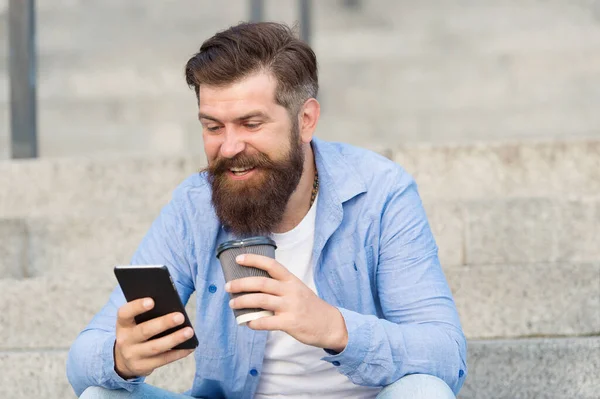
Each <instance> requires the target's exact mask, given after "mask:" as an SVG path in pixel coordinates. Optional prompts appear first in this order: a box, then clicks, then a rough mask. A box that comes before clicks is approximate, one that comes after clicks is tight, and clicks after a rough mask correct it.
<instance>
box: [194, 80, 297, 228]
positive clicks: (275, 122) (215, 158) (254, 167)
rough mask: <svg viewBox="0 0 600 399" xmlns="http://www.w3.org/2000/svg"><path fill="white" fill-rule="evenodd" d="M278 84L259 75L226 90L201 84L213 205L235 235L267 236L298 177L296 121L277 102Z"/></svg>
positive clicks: (203, 121)
mask: <svg viewBox="0 0 600 399" xmlns="http://www.w3.org/2000/svg"><path fill="white" fill-rule="evenodd" d="M275 86H276V81H275V79H274V78H272V77H271V76H270V75H268V74H265V73H260V74H256V75H252V76H250V77H248V78H245V79H244V80H241V81H239V82H236V83H234V84H231V85H229V86H226V87H214V86H204V85H201V86H200V91H199V100H200V101H199V118H200V121H201V123H202V127H203V133H202V134H203V138H204V149H205V152H206V156H207V159H208V163H209V165H208V168H207V170H208V173H209V180H210V182H211V185H212V191H213V193H212V201H213V205H214V207H215V210H216V212H217V216H218V217H219V219H220V220H221V222H222V223H223V224H225V225H227V226H228V227H229V228H230V229H231V230H232V231H233V232H234V233H235V234H237V235H239V236H248V235H255V234H268V233H269V232H271V231H272V230H273V228H274V227H275V226H276V225H277V224H278V223H279V222H280V221H281V219H282V217H283V214H284V212H285V207H286V205H287V202H288V200H289V198H290V196H291V194H292V193H293V191H294V190H295V188H296V186H297V185H298V182H299V181H300V177H301V176H302V171H303V163H304V153H303V150H302V147H301V143H300V134H299V129H298V121H297V118H294V119H293V122H292V120H290V117H289V114H288V112H287V110H286V109H285V108H284V107H282V106H281V105H278V104H277V103H276V102H275Z"/></svg>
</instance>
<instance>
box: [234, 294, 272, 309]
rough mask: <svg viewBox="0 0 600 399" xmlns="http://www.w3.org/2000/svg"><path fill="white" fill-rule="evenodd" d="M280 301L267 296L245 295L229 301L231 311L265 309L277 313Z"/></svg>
mask: <svg viewBox="0 0 600 399" xmlns="http://www.w3.org/2000/svg"><path fill="white" fill-rule="evenodd" d="M281 305H282V299H281V297H279V296H274V295H269V294H246V295H242V296H239V297H237V298H235V299H232V300H231V301H229V306H230V307H231V308H232V309H254V308H259V309H265V310H272V311H274V312H278V311H280V310H281Z"/></svg>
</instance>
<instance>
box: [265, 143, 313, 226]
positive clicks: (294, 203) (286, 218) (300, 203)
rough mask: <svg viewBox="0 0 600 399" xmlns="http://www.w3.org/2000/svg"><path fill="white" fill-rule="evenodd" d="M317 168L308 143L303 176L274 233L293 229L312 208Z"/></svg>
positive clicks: (305, 151) (305, 149) (305, 150)
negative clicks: (311, 200) (311, 198)
mask: <svg viewBox="0 0 600 399" xmlns="http://www.w3.org/2000/svg"><path fill="white" fill-rule="evenodd" d="M315 169H316V166H315V156H314V153H313V150H312V146H311V145H310V144H306V145H305V147H304V171H303V172H302V177H301V178H300V182H299V183H298V187H296V190H294V192H293V193H292V195H291V197H290V199H289V201H288V203H287V206H286V207H285V213H284V214H283V218H282V219H281V223H279V224H278V225H277V226H276V228H275V229H274V230H273V232H274V233H285V232H287V231H290V230H292V229H293V228H294V227H296V226H298V224H300V222H301V221H302V219H304V217H305V216H306V214H307V213H308V211H309V210H310V197H311V194H312V191H313V183H314V181H315Z"/></svg>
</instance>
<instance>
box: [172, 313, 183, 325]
mask: <svg viewBox="0 0 600 399" xmlns="http://www.w3.org/2000/svg"><path fill="white" fill-rule="evenodd" d="M173 321H174V322H175V323H177V324H180V323H183V315H182V314H181V313H177V314H176V315H175V316H173Z"/></svg>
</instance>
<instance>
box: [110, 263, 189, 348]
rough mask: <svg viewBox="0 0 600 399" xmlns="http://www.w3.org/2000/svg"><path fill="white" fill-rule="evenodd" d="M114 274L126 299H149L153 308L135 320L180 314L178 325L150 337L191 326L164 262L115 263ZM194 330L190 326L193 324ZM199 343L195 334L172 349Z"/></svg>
mask: <svg viewBox="0 0 600 399" xmlns="http://www.w3.org/2000/svg"><path fill="white" fill-rule="evenodd" d="M115 276H116V277H117V281H119V285H120V286H121V290H122V291H123V294H124V295H125V299H127V302H131V301H134V300H136V299H140V298H152V299H153V300H154V307H153V308H152V309H150V310H149V311H147V312H145V313H142V314H140V315H137V316H136V317H135V322H136V323H137V324H140V323H144V322H146V321H148V320H152V319H155V318H157V317H160V316H164V315H166V314H169V313H173V312H180V313H181V314H183V317H184V318H185V321H184V322H183V324H180V325H178V326H177V327H173V328H170V329H168V330H166V331H163V332H162V333H160V334H157V335H155V336H154V337H152V338H150V339H156V338H160V337H164V336H165V335H169V334H171V333H172V332H175V331H177V330H179V329H182V328H184V327H192V323H191V322H190V319H189V317H188V315H187V312H186V311H185V307H184V306H183V303H181V299H180V298H179V294H178V293H177V289H176V288H175V284H174V283H173V279H172V278H171V274H170V273H169V269H167V267H166V266H164V265H132V266H115ZM192 329H193V327H192ZM197 346H198V338H197V337H196V333H195V332H194V335H193V336H192V338H190V339H188V340H187V341H185V342H182V343H181V344H179V345H177V346H175V347H174V348H173V349H195V348H196V347H197Z"/></svg>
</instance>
